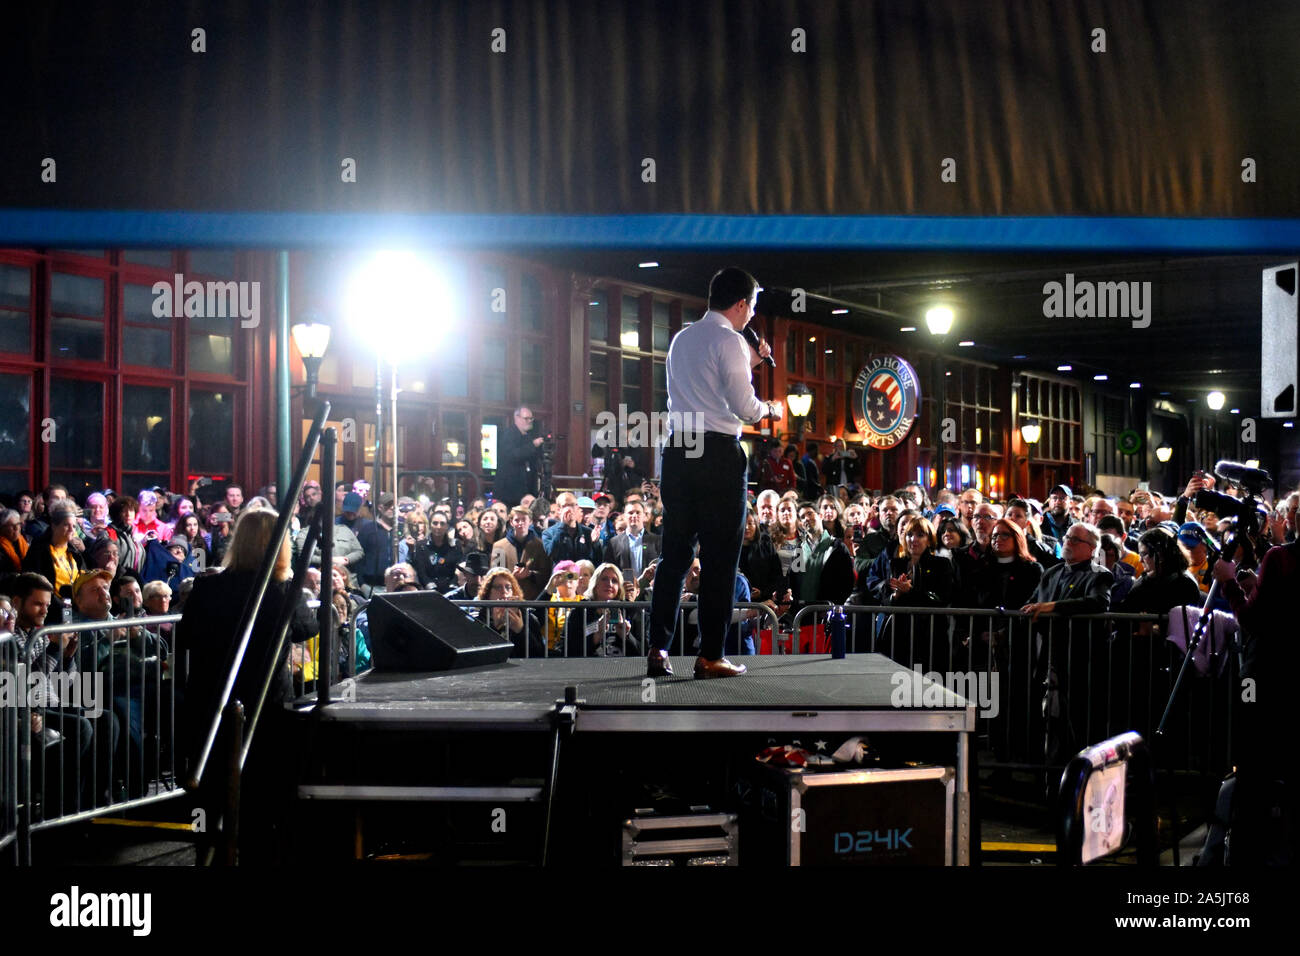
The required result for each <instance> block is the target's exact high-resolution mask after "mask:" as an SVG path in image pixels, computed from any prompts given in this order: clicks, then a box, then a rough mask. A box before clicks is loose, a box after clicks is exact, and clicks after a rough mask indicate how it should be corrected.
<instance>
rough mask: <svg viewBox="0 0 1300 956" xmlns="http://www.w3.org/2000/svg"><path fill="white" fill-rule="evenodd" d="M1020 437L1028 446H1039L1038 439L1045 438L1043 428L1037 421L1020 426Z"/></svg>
mask: <svg viewBox="0 0 1300 956" xmlns="http://www.w3.org/2000/svg"><path fill="white" fill-rule="evenodd" d="M1020 437H1021V438H1023V439H1024V440H1025V444H1027V445H1037V444H1038V439H1040V438H1042V437H1043V426H1042V425H1040V424H1038V422H1035V421H1027V422H1025V423H1024V424H1023V425H1021V426H1020Z"/></svg>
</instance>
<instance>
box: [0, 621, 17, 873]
mask: <svg viewBox="0 0 1300 956" xmlns="http://www.w3.org/2000/svg"><path fill="white" fill-rule="evenodd" d="M0 681H4V682H5V683H6V684H7V685H8V687H9V690H5V689H4V686H3V685H0V695H3V697H4V700H3V703H0V860H6V861H8V862H10V863H17V862H18V760H19V750H18V716H19V714H18V711H19V706H18V700H17V698H16V697H15V696H14V695H15V694H17V693H21V688H20V687H19V684H18V640H17V638H15V637H14V635H13V634H11V633H3V634H0Z"/></svg>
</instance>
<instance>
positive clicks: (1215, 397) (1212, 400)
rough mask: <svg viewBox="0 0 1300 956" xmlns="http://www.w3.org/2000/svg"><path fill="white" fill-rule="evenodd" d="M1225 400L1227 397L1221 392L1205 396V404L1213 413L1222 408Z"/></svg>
mask: <svg viewBox="0 0 1300 956" xmlns="http://www.w3.org/2000/svg"><path fill="white" fill-rule="evenodd" d="M1226 400H1227V396H1225V395H1224V394H1223V393H1222V392H1211V393H1210V394H1209V395H1206V396H1205V404H1206V405H1209V406H1210V410H1211V411H1215V412H1217V411H1218V410H1219V409H1221V408H1222V407H1223V403H1224V402H1225V401H1226Z"/></svg>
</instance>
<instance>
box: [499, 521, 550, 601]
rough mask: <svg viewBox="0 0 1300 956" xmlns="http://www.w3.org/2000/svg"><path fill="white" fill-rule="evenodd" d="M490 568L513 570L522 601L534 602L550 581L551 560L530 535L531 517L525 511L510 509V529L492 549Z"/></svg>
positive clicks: (536, 539)
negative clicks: (521, 593)
mask: <svg viewBox="0 0 1300 956" xmlns="http://www.w3.org/2000/svg"><path fill="white" fill-rule="evenodd" d="M492 567H494V568H510V569H512V570H513V571H514V575H515V580H516V581H518V582H519V586H520V588H522V589H523V592H524V593H523V598H524V600H525V601H535V600H537V595H539V594H541V593H542V589H543V588H545V587H546V583H547V582H548V581H550V580H551V559H550V558H549V557H547V555H546V547H545V546H544V545H543V544H542V539H541V538H539V537H538V536H537V535H535V534H533V522H532V515H531V514H530V513H529V511H528V509H527V508H519V507H515V508H512V509H511V511H510V530H509V531H507V532H506V536H505V537H504V538H502V539H501V540H500V541H498V542H497V543H496V544H494V545H493V546H492Z"/></svg>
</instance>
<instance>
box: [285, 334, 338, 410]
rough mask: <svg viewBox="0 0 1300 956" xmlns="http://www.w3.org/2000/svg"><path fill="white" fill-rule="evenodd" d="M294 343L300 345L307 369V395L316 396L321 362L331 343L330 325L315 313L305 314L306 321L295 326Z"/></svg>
mask: <svg viewBox="0 0 1300 956" xmlns="http://www.w3.org/2000/svg"><path fill="white" fill-rule="evenodd" d="M293 343H294V345H296V346H298V352H299V354H300V355H302V364H303V368H305V369H306V370H307V397H308V398H315V397H316V382H317V380H318V377H319V375H320V366H321V362H323V361H324V360H325V350H326V349H327V348H329V344H330V327H329V326H328V325H325V324H324V323H323V322H317V321H316V317H315V316H314V315H313V316H304V321H302V322H299V323H298V324H297V325H295V326H294V327H293Z"/></svg>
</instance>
